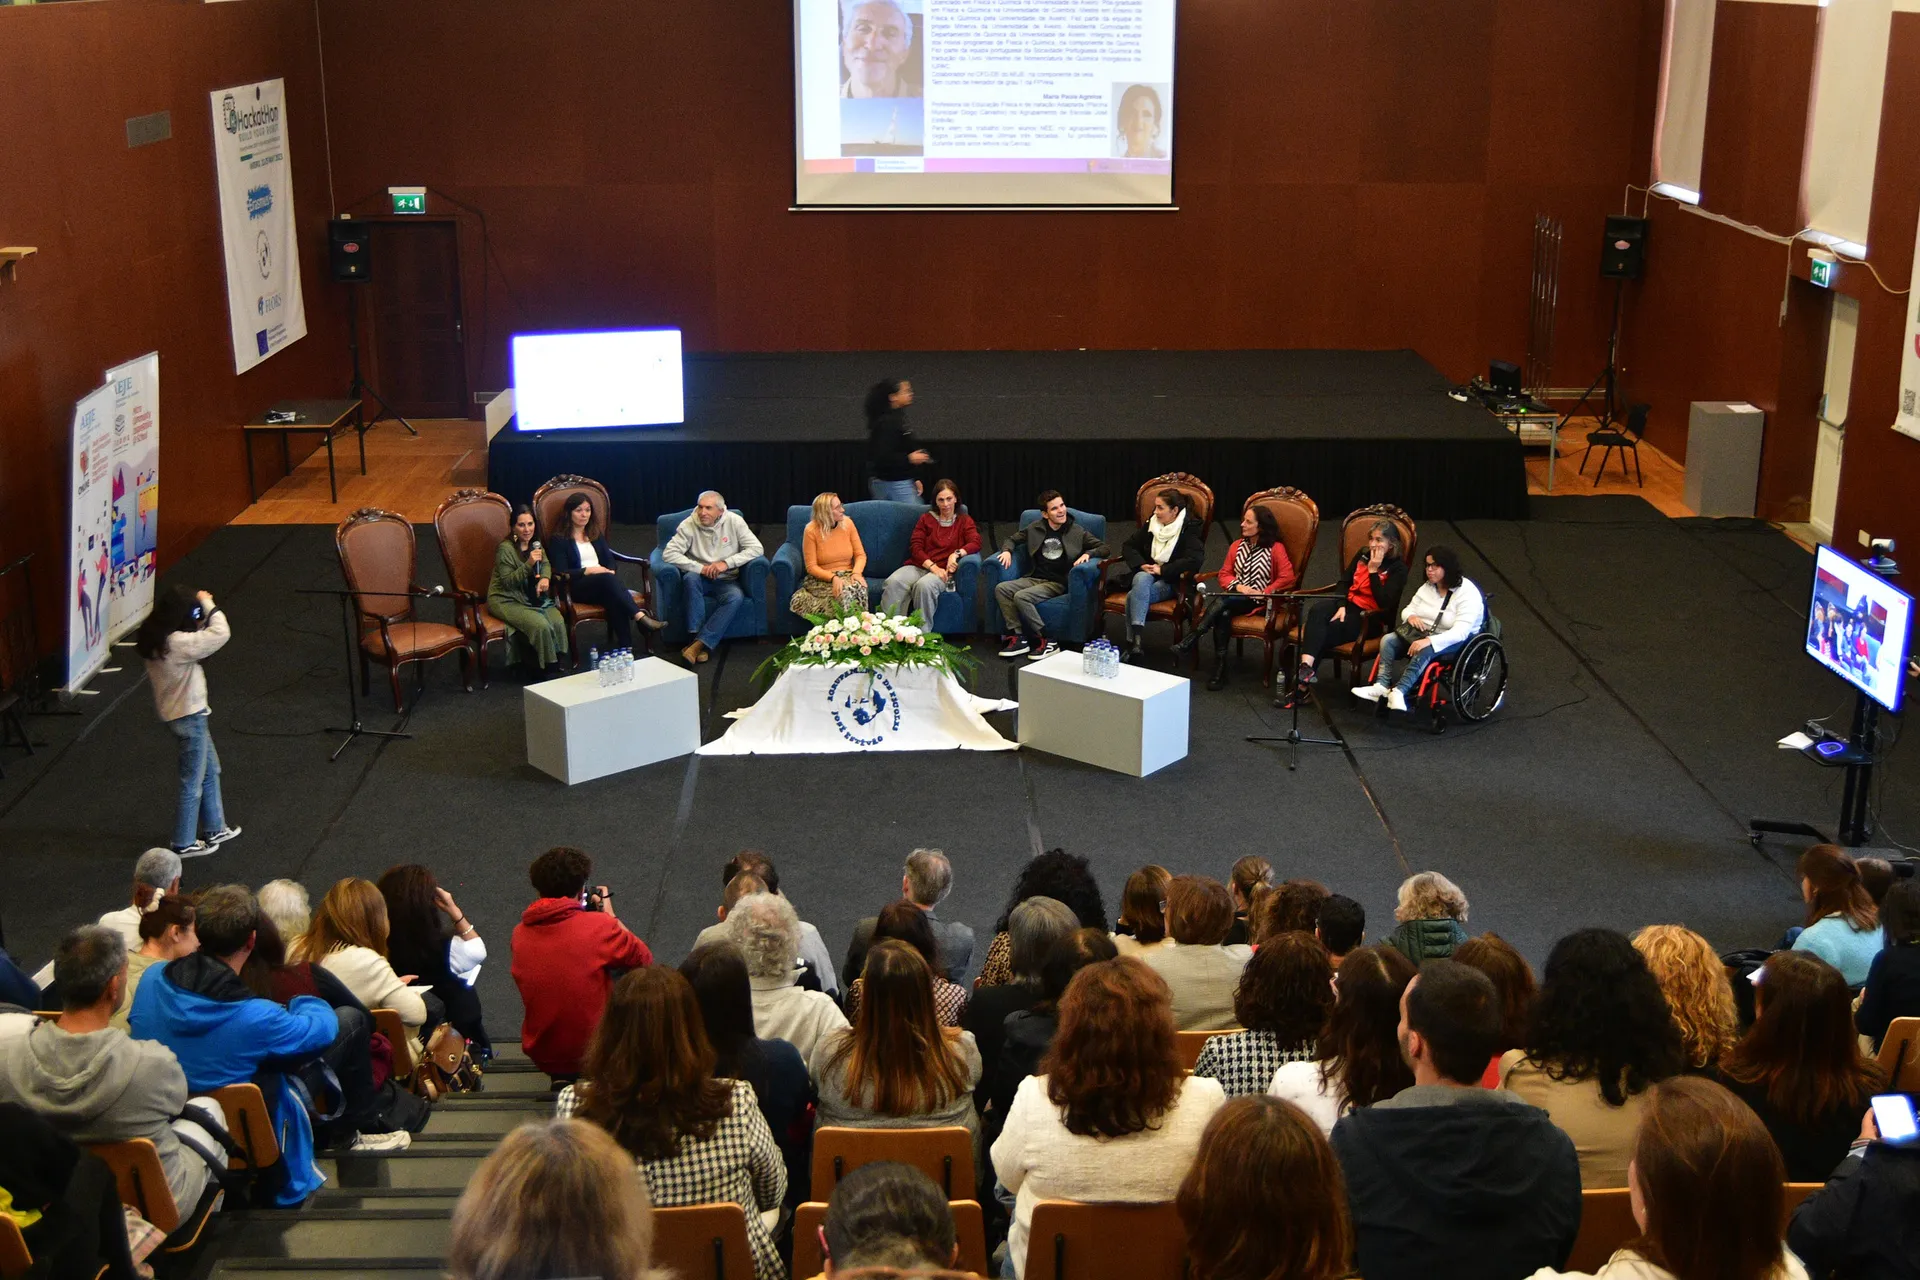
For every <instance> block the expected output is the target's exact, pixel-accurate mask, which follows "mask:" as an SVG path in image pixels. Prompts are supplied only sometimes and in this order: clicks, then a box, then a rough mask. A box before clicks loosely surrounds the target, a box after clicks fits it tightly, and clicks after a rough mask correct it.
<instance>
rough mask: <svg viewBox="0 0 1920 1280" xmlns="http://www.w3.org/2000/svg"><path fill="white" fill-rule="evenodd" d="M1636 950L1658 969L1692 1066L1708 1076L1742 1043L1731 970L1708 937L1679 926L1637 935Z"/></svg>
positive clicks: (1649, 928) (1648, 929)
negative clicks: (1711, 1068) (1729, 973)
mask: <svg viewBox="0 0 1920 1280" xmlns="http://www.w3.org/2000/svg"><path fill="white" fill-rule="evenodd" d="M1633 949H1634V950H1635V951H1638V952H1639V953H1640V954H1641V956H1642V957H1643V958H1644V959H1645V960H1646V962H1647V968H1649V969H1651V970H1653V978H1654V981H1656V982H1658V983H1659V984H1660V990H1661V993H1662V994H1664V995H1665V996H1666V997H1667V1009H1668V1010H1669V1011H1670V1012H1671V1013H1672V1015H1673V1025H1674V1028H1675V1029H1676V1030H1677V1031H1679V1032H1680V1044H1681V1047H1682V1048H1683V1049H1684V1050H1685V1051H1686V1055H1687V1065H1688V1066H1689V1067H1691V1068H1692V1069H1693V1070H1695V1071H1704V1070H1706V1069H1707V1068H1709V1067H1711V1066H1713V1065H1714V1064H1715V1063H1716V1062H1718V1061H1719V1060H1720V1059H1721V1057H1722V1056H1723V1055H1725V1053H1726V1052H1727V1050H1729V1049H1731V1048H1733V1044H1734V1041H1736V1040H1738V1039H1739V1038H1740V1015H1739V1012H1738V1011H1737V1010H1736V1009H1735V1008H1734V1004H1733V984H1732V983H1730V982H1728V981H1727V967H1726V966H1725V965H1723V964H1721V963H1720V957H1719V955H1717V954H1716V953H1715V952H1714V949H1713V946H1712V944H1711V943H1709V942H1708V941H1707V940H1706V939H1705V938H1703V937H1701V936H1700V935H1699V934H1697V933H1695V932H1694V931H1693V930H1691V929H1689V928H1687V927H1686V926H1685V925H1678V924H1650V925H1648V926H1647V927H1646V928H1644V929H1642V930H1640V931H1639V932H1638V933H1636V934H1634V935H1633Z"/></svg>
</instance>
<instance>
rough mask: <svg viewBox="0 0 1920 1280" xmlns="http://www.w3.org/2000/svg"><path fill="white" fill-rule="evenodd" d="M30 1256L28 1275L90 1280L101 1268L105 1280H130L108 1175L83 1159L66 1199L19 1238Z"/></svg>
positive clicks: (93, 1160) (122, 1226) (98, 1163)
mask: <svg viewBox="0 0 1920 1280" xmlns="http://www.w3.org/2000/svg"><path fill="white" fill-rule="evenodd" d="M22 1234H23V1235H24V1236H25V1237H26V1241H27V1248H28V1249H29V1250H31V1251H32V1253H33V1260H34V1270H33V1274H34V1275H36V1276H38V1275H44V1276H49V1277H51V1278H52V1280H93V1277H94V1275H95V1273H96V1272H98V1271H99V1270H100V1267H101V1264H102V1263H104V1264H106V1274H107V1277H108V1280H133V1277H134V1276H135V1275H137V1274H138V1273H137V1272H135V1271H134V1269H133V1255H132V1254H131V1252H129V1251H128V1248H127V1217H126V1214H125V1212H124V1211H123V1210H122V1209H121V1208H120V1192H119V1189H118V1187H116V1186H115V1185H114V1180H113V1170H111V1169H109V1168H108V1167H107V1164H106V1161H104V1160H102V1159H100V1157H99V1156H96V1155H93V1154H92V1153H90V1152H89V1153H87V1154H85V1155H82V1156H81V1157H80V1163H79V1164H77V1165H75V1166H74V1167H73V1177H71V1178H70V1179H68V1180H67V1190H66V1194H65V1195H63V1196H61V1197H60V1199H58V1200H56V1201H55V1202H54V1203H53V1204H51V1205H49V1206H48V1207H47V1211H46V1212H45V1213H44V1214H43V1215H41V1218H40V1221H38V1222H36V1223H34V1224H33V1225H32V1226H30V1227H28V1228H27V1229H26V1231H24V1232H23V1233H22Z"/></svg>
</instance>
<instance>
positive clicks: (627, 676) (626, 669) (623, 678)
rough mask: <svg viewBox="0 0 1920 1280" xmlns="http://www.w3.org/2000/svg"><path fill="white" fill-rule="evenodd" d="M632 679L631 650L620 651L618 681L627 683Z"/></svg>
mask: <svg viewBox="0 0 1920 1280" xmlns="http://www.w3.org/2000/svg"><path fill="white" fill-rule="evenodd" d="M632 680H633V650H631V649H622V650H621V651H620V683H621V684H629V683H631V682H632Z"/></svg>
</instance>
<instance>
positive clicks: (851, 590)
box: [787, 493, 867, 617]
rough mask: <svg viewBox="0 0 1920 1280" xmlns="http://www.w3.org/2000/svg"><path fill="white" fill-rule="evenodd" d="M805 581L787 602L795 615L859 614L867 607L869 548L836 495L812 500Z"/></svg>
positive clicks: (804, 553) (804, 542)
mask: <svg viewBox="0 0 1920 1280" xmlns="http://www.w3.org/2000/svg"><path fill="white" fill-rule="evenodd" d="M800 542H801V545H800V550H801V554H802V557H803V559H804V560H805V561H806V566H807V576H806V580H805V581H804V582H802V583H801V584H800V588H799V590H797V591H795V592H794V593H793V598H792V599H790V600H789V601H788V602H787V607H788V608H789V609H792V610H793V611H794V612H795V613H797V614H799V615H801V616H802V617H806V616H808V615H818V614H831V613H834V612H836V611H838V612H841V613H858V612H860V611H861V610H863V609H865V608H866V607H867V576H866V575H867V549H866V547H865V546H864V545H862V544H861V542H860V530H858V529H856V528H854V526H853V521H851V520H849V519H847V509H846V507H845V506H844V505H842V504H841V501H840V495H839V494H837V493H823V494H820V495H819V496H818V497H816V498H814V500H813V518H812V519H811V520H809V521H807V531H806V533H805V534H803V535H802V537H801V540H800Z"/></svg>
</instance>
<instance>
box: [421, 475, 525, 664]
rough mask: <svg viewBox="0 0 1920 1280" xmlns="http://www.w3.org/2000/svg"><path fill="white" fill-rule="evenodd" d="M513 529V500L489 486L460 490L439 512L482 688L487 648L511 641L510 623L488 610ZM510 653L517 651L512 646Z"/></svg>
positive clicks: (438, 527) (438, 528)
mask: <svg viewBox="0 0 1920 1280" xmlns="http://www.w3.org/2000/svg"><path fill="white" fill-rule="evenodd" d="M512 529H513V504H512V503H510V502H508V501H507V500H506V499H505V498H504V497H502V496H501V495H499V494H497V493H489V492H487V491H486V490H485V489H460V490H457V491H455V493H454V495H453V496H452V497H451V498H448V499H447V500H446V501H445V502H443V503H441V504H440V506H439V507H438V508H437V509H436V510H435V511H434V513H433V531H434V533H435V534H436V535H438V537H439V539H440V558H441V559H442V560H444V561H446V564H447V576H448V577H449V578H451V579H452V580H453V590H454V617H455V619H456V620H457V621H458V624H459V627H460V629H461V630H462V631H464V632H466V635H467V642H468V643H469V644H471V645H472V646H473V651H474V654H475V655H476V656H477V657H478V658H479V659H480V687H481V688H482V689H484V688H486V687H487V646H488V645H490V644H493V643H494V642H496V641H498V642H500V643H502V644H507V643H508V641H509V639H510V636H509V634H508V631H507V624H506V623H504V622H502V621H500V619H498V618H496V617H494V616H493V614H492V613H490V612H489V611H488V610H487V588H488V586H489V585H491V584H492V582H493V559H494V556H495V555H496V554H497V553H498V552H499V549H500V544H501V543H502V542H504V541H506V539H507V536H508V535H509V534H510V533H511V532H512ZM508 652H509V655H511V652H512V649H511V646H510V645H509V649H508Z"/></svg>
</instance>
